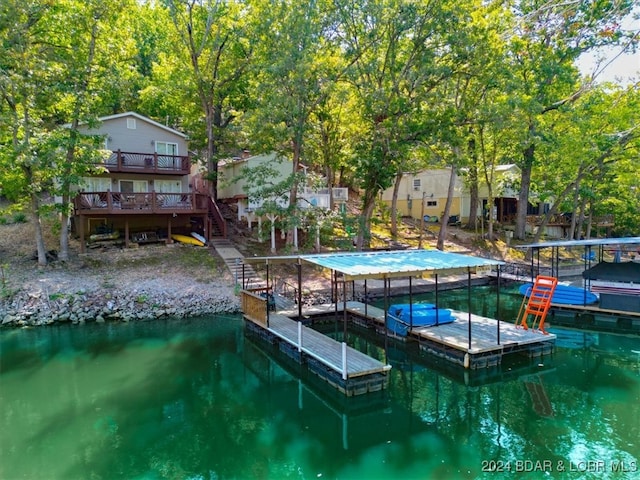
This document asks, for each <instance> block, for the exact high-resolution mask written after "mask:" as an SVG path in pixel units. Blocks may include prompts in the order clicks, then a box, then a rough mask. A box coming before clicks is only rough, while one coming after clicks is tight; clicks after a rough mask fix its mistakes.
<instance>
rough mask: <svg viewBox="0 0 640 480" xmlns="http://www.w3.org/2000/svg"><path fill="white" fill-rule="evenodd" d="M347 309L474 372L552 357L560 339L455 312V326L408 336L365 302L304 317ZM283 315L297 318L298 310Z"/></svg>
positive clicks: (314, 310)
mask: <svg viewBox="0 0 640 480" xmlns="http://www.w3.org/2000/svg"><path fill="white" fill-rule="evenodd" d="M345 307H346V311H347V314H348V316H347V318H348V321H349V322H352V323H353V324H355V325H358V326H361V327H364V328H373V329H375V330H376V332H377V333H378V334H382V335H388V336H389V337H391V338H393V339H395V340H399V341H403V342H408V341H417V342H418V345H419V346H420V349H421V350H423V351H425V352H428V353H430V354H433V355H436V356H439V357H442V358H445V359H447V360H449V361H451V362H453V363H456V364H458V365H461V366H464V367H465V368H470V369H474V370H475V369H479V368H487V367H492V366H495V365H500V364H501V363H502V358H503V356H504V355H508V354H512V353H520V354H522V355H525V356H528V357H529V358H537V357H541V356H543V355H548V354H550V353H552V352H553V350H554V346H555V340H556V336H555V335H553V334H547V335H545V334H543V333H541V332H539V331H537V330H530V329H529V330H525V329H524V328H520V327H517V326H516V325H514V324H513V323H510V322H504V321H499V320H495V319H493V318H487V317H482V316H480V315H475V314H471V315H470V314H468V313H467V312H460V311H453V316H454V317H455V320H454V321H453V322H451V323H445V324H442V325H437V326H436V325H433V326H429V327H418V328H413V329H410V330H409V331H408V333H407V336H406V337H403V336H399V335H395V334H394V333H392V332H390V331H388V330H387V331H385V330H386V329H385V312H384V310H383V309H381V308H378V307H374V306H372V305H367V304H364V303H361V302H354V301H350V302H346V304H344V305H343V304H340V303H338V305H337V306H336V305H335V304H325V305H315V306H313V307H310V308H307V309H304V310H303V315H304V317H305V318H306V319H307V320H306V321H310V322H312V321H313V319H314V318H316V319H318V318H324V319H327V318H331V316H332V315H335V312H337V313H338V315H340V316H343V315H344V309H345ZM280 313H281V314H282V315H291V316H295V315H297V312H296V311H282V312H280ZM341 318H342V317H341ZM469 321H471V330H470V329H469ZM498 329H499V334H498ZM498 335H499V336H500V338H498Z"/></svg>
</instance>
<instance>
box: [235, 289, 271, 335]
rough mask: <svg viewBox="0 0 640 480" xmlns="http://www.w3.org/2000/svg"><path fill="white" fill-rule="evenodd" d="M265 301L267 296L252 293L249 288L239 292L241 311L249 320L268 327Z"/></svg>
mask: <svg viewBox="0 0 640 480" xmlns="http://www.w3.org/2000/svg"><path fill="white" fill-rule="evenodd" d="M267 301H268V299H267V297H263V296H261V295H260V294H258V293H253V292H251V291H249V290H242V291H241V292H240V303H241V306H242V313H243V314H244V316H245V317H247V318H248V319H249V320H251V321H252V322H254V323H257V324H259V325H262V326H263V327H268V318H267Z"/></svg>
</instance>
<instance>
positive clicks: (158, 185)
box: [153, 180, 182, 193]
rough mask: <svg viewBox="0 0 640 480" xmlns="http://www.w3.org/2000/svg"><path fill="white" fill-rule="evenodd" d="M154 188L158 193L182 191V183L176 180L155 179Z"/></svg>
mask: <svg viewBox="0 0 640 480" xmlns="http://www.w3.org/2000/svg"><path fill="white" fill-rule="evenodd" d="M153 188H154V190H155V191H156V192H158V193H182V184H181V182H179V181H176V180H154V182H153Z"/></svg>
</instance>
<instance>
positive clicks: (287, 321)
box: [243, 295, 391, 396]
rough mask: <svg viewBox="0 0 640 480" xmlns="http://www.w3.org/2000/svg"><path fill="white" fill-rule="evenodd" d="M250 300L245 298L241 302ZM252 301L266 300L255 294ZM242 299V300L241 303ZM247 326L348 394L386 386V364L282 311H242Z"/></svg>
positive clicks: (387, 367) (363, 392)
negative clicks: (261, 315)
mask: <svg viewBox="0 0 640 480" xmlns="http://www.w3.org/2000/svg"><path fill="white" fill-rule="evenodd" d="M251 301H252V300H251V299H250V298H249V299H247V298H246V297H245V298H244V302H251ZM253 301H258V302H265V301H266V300H265V299H264V297H261V296H259V295H258V296H257V298H254V299H253ZM244 302H243V303H244ZM245 320H246V327H247V329H248V330H249V331H250V332H251V333H253V334H255V335H256V336H258V337H260V338H262V339H264V340H265V341H267V342H268V343H270V344H272V345H278V347H279V349H280V351H281V352H283V353H284V354H285V355H287V356H288V357H290V358H291V359H293V360H295V361H297V362H298V363H300V364H305V365H306V366H307V367H308V368H309V370H310V371H311V372H312V373H315V374H316V375H317V376H318V377H320V378H322V379H323V380H325V381H326V382H327V383H329V384H330V385H331V386H333V387H335V388H337V389H338V390H339V391H340V392H342V393H344V394H345V395H347V396H353V395H362V394H365V393H369V392H377V391H380V390H382V389H384V388H386V387H387V385H388V383H389V380H388V377H387V372H388V371H389V370H390V369H391V365H387V364H385V363H383V362H381V361H379V360H376V359H375V358H372V357H370V356H368V355H365V354H364V353H362V352H360V351H358V350H356V349H354V348H351V347H349V346H348V345H347V344H346V343H345V342H339V341H337V340H334V339H333V338H330V337H328V336H327V335H324V334H322V333H320V332H317V331H316V330H314V329H312V328H309V327H307V326H305V325H304V324H303V322H301V321H300V322H299V321H297V320H294V319H292V318H290V317H288V316H286V315H284V314H282V313H269V314H268V315H267V316H265V317H264V318H256V317H254V316H251V315H247V314H246V312H245Z"/></svg>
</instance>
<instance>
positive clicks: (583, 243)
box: [514, 237, 640, 248]
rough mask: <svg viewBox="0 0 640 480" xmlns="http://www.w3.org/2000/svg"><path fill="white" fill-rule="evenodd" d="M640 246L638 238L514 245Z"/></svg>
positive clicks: (529, 246)
mask: <svg viewBox="0 0 640 480" xmlns="http://www.w3.org/2000/svg"><path fill="white" fill-rule="evenodd" d="M636 243H638V244H640V237H620V238H589V239H587V240H555V241H549V242H539V243H530V244H528V245H514V247H516V248H549V247H580V246H584V247H593V246H600V245H633V244H636Z"/></svg>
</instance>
